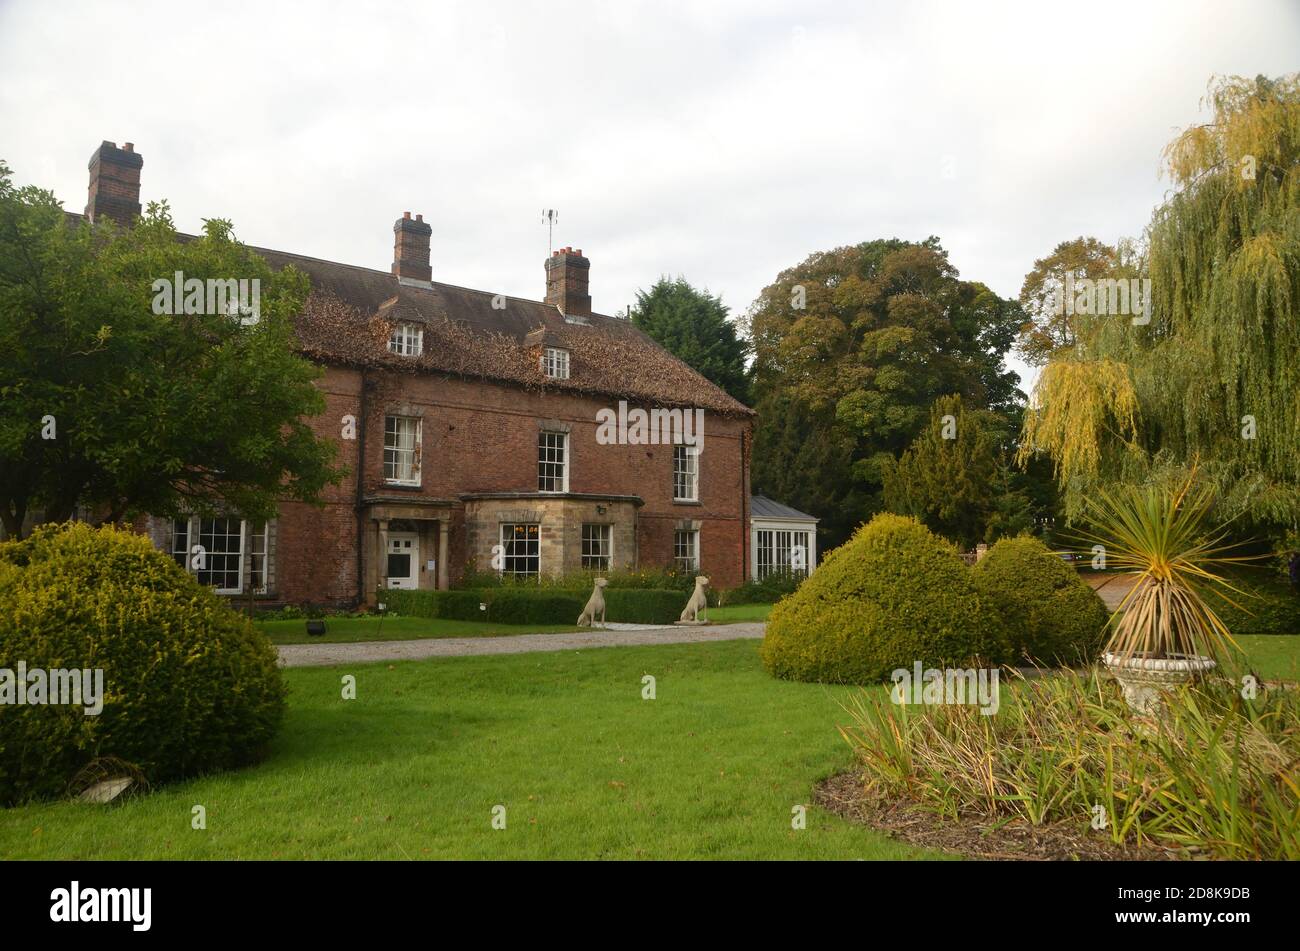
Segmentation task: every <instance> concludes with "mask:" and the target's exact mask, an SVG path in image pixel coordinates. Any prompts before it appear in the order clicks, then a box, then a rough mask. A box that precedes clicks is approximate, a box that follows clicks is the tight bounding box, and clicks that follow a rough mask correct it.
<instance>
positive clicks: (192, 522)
mask: <svg viewBox="0 0 1300 951" xmlns="http://www.w3.org/2000/svg"><path fill="white" fill-rule="evenodd" d="M219 521H220V522H233V521H235V519H234V518H233V516H220V517H218V518H202V517H200V516H197V515H194V516H190V517H188V518H177V519H172V522H171V528H170V530H171V542H170V548H171V556H172V558H173V559H174V560H175V561H176V562H177V563H178V564H179V565H180V566H181V567H182V568H183V569H184V570H185V571H187V572H189V573H190V574H192V575H194V576H195V577H196V578H198V579H199V582H200V583H201V584H209V582H207V581H204V580H203V577H202V576H203V575H205V574H206V575H209V576H211V575H212V574H214V573H216V572H217V569H215V568H214V567H213V558H214V557H220V558H228V557H230V556H232V555H233V556H235V558H236V564H237V566H238V567H237V569H236V572H235V574H236V577H237V579H238V583H237V584H236V586H235V587H233V588H231V587H225V588H223V587H218V586H216V585H209V586H210V587H212V588H213V590H214V591H215V592H216V593H217V594H243V593H244V591H245V588H246V584H247V582H248V570H249V564H248V555H249V546H250V545H251V546H252V549H253V551H252V556H253V566H252V567H253V573H254V574H255V575H256V576H257V577H258V578H260V581H261V583H260V584H258V585H257V586H256V587H255V588H254V589H253V593H254V594H266V593H267V591H268V586H269V567H270V565H269V561H270V551H269V549H270V538H271V534H272V530H273V529H272V526H271V524H270V523H268V522H258V523H256V524H252V523H250V522H248V520H246V519H240V520H239V534H238V536H236V535H235V534H234V533H232V532H230V531H228V530H227V531H225V532H221V533H220V536H221V537H223V538H227V539H229V538H235V537H238V538H239V549H238V551H237V552H236V551H221V552H216V551H213V550H212V547H211V545H210V544H208V545H204V544H203V539H204V538H205V537H207V538H208V539H209V542H210V541H211V540H212V539H213V538H215V537H216V534H217V533H216V532H215V529H216V528H217V526H216V523H217V522H219ZM204 522H211V523H213V525H212V528H213V530H214V531H212V532H207V533H205V532H204V531H203V523H204ZM181 526H184V531H183V532H182V531H181V530H180V529H181ZM227 528H228V526H227ZM254 528H260V529H261V531H253V529H254ZM194 545H203V547H204V549H205V550H204V564H205V567H204V568H202V569H199V568H191V567H190V563H191V560H192V559H193V558H194V555H193V552H192V549H193V546H194ZM259 548H260V549H261V550H260V551H259V550H258V549H259ZM220 573H221V574H222V575H229V574H231V571H230V570H229V569H225V570H222V571H221V572H220Z"/></svg>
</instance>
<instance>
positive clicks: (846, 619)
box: [761, 515, 1006, 683]
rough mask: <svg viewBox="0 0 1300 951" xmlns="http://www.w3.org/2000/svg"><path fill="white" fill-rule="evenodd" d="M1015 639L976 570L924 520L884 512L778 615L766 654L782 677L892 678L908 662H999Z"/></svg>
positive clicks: (831, 558)
mask: <svg viewBox="0 0 1300 951" xmlns="http://www.w3.org/2000/svg"><path fill="white" fill-rule="evenodd" d="M1005 653H1006V643H1005V641H1004V639H1003V634H1002V631H1001V629H1000V627H999V625H998V621H997V617H996V615H993V614H991V613H990V612H988V611H987V610H985V609H984V606H983V604H982V603H981V601H980V597H979V595H978V593H977V592H976V590H975V586H974V585H973V584H972V582H971V577H970V569H969V568H968V567H967V566H966V565H965V563H964V562H962V560H961V559H960V558H958V557H957V553H956V551H955V550H954V549H953V547H952V546H951V545H949V544H948V543H947V542H945V541H943V540H942V539H940V538H939V537H937V536H936V535H934V534H933V533H931V532H930V530H929V529H927V528H926V527H925V526H923V525H921V524H920V523H919V522H917V521H916V520H915V519H912V518H905V517H903V516H901V515H877V516H876V517H875V518H874V519H872V520H871V521H870V522H869V523H867V524H866V525H864V526H862V527H861V528H859V529H858V530H857V532H856V533H855V534H854V535H853V537H852V538H851V539H850V540H849V541H848V542H847V543H845V544H844V545H841V546H840V547H839V548H836V549H835V550H834V551H832V552H831V553H830V554H829V555H828V556H827V557H826V559H825V560H824V561H823V562H822V564H821V565H820V566H819V567H818V568H817V570H816V571H815V572H813V573H812V575H810V576H809V577H808V579H807V580H806V581H804V583H803V584H802V585H800V586H799V589H798V590H797V591H795V592H794V593H793V594H791V595H789V596H788V597H786V598H784V599H782V600H781V601H779V602H778V603H777V605H776V607H774V608H773V609H772V613H771V615H770V616H769V618H768V623H767V636H766V637H765V638H764V639H763V646H762V648H761V654H762V658H763V663H764V664H765V665H766V667H767V669H768V670H769V671H771V672H772V673H773V674H775V675H776V676H777V677H784V678H788V679H791V680H816V681H823V682H826V683H869V682H872V681H878V680H884V679H886V678H888V677H889V675H890V674H891V673H892V672H893V671H894V670H897V669H899V668H905V669H907V670H908V671H909V672H910V671H911V670H912V668H913V665H914V664H915V663H916V662H917V661H920V662H921V664H922V665H923V666H924V667H926V668H930V667H938V668H942V667H945V666H959V665H961V666H964V665H965V662H966V661H968V660H971V659H972V658H977V657H978V658H980V659H982V660H983V661H984V662H986V663H992V662H998V661H1000V660H1001V659H1002V657H1003V655H1004V654H1005Z"/></svg>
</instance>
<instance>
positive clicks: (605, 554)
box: [582, 525, 613, 571]
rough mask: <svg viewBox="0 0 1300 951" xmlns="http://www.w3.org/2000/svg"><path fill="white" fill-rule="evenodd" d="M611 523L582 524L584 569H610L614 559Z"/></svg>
mask: <svg viewBox="0 0 1300 951" xmlns="http://www.w3.org/2000/svg"><path fill="white" fill-rule="evenodd" d="M612 534H613V531H612V526H609V525H583V526H582V568H583V570H584V571H609V566H610V564H611V562H612V560H613V558H612V556H613V549H612V546H611V544H610V538H611V536H612Z"/></svg>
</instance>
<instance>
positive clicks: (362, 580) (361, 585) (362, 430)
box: [356, 369, 370, 608]
mask: <svg viewBox="0 0 1300 951" xmlns="http://www.w3.org/2000/svg"><path fill="white" fill-rule="evenodd" d="M368 386H369V383H368V381H367V380H366V371H365V370H364V369H363V370H362V371H361V408H360V412H359V416H360V418H359V419H358V420H357V501H356V507H357V607H358V608H361V607H362V606H363V605H364V604H365V603H366V559H365V553H366V519H365V505H364V502H363V501H362V500H363V499H364V498H365V485H366V418H367V417H368V416H369V415H370V414H369V412H368V411H367V405H368V404H367V401H366V393H367V389H368Z"/></svg>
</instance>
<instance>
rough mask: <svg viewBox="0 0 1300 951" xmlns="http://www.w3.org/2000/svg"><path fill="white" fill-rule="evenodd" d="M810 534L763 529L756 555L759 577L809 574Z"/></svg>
mask: <svg viewBox="0 0 1300 951" xmlns="http://www.w3.org/2000/svg"><path fill="white" fill-rule="evenodd" d="M808 552H809V548H808V533H807V532H794V531H780V530H775V529H763V530H761V531H759V532H758V545H757V546H756V547H755V554H756V555H757V560H758V577H759V579H760V580H761V579H763V578H766V577H767V576H769V575H775V574H791V573H796V572H797V573H800V574H807V573H808Z"/></svg>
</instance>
